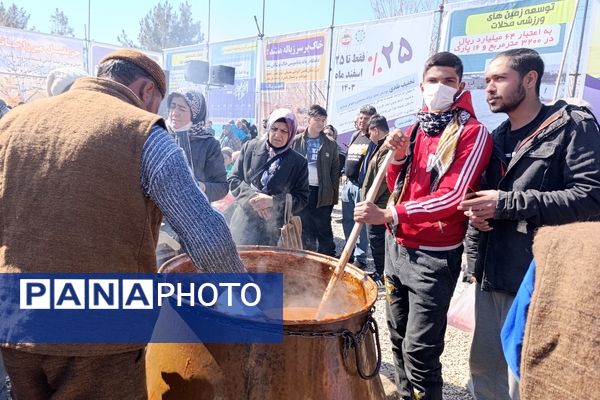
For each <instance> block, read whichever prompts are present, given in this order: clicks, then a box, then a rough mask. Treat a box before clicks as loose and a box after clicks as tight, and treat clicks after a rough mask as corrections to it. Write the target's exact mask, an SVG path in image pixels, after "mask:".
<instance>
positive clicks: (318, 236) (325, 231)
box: [300, 186, 335, 256]
mask: <svg viewBox="0 0 600 400" xmlns="http://www.w3.org/2000/svg"><path fill="white" fill-rule="evenodd" d="M318 196H319V187H318V186H309V193H308V205H307V206H306V207H305V208H304V210H302V211H301V212H300V218H301V219H302V245H303V246H304V249H305V250H310V251H316V252H318V253H321V254H325V255H327V256H335V243H334V242H333V230H332V229H331V212H332V211H333V205H330V206H324V207H317V200H318Z"/></svg>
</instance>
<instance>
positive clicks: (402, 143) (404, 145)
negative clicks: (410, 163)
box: [384, 128, 409, 161]
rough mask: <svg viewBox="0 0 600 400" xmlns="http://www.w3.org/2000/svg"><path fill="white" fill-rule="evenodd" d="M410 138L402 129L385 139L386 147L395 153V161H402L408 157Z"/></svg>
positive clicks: (395, 130) (392, 132) (396, 130)
mask: <svg viewBox="0 0 600 400" xmlns="http://www.w3.org/2000/svg"><path fill="white" fill-rule="evenodd" d="M408 144H409V138H408V136H406V135H405V134H404V133H403V132H402V131H401V130H400V129H398V128H396V129H394V130H393V131H391V132H390V133H389V135H388V136H387V138H386V139H385V144H384V146H385V147H387V148H389V149H392V150H393V151H394V160H396V161H401V160H402V159H403V158H404V157H406V150H407V149H408Z"/></svg>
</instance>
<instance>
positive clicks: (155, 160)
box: [140, 126, 246, 273]
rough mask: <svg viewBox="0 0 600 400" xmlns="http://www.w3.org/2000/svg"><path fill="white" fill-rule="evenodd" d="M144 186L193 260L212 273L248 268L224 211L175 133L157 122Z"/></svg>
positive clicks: (145, 153) (146, 154)
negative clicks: (201, 180) (192, 168)
mask: <svg viewBox="0 0 600 400" xmlns="http://www.w3.org/2000/svg"><path fill="white" fill-rule="evenodd" d="M141 164H142V165H141V171H140V178H141V186H142V190H143V192H144V194H145V195H146V196H148V197H149V198H150V199H152V201H154V203H155V204H156V205H157V207H158V208H159V209H160V210H161V212H162V213H163V216H164V217H165V218H166V219H167V220H168V221H169V223H170V224H171V226H172V227H173V229H174V230H175V232H176V233H177V234H178V235H179V238H180V241H181V244H182V246H183V248H184V250H185V251H186V253H187V254H189V256H190V257H191V259H192V260H193V262H194V264H195V265H196V266H198V267H199V268H200V269H201V270H203V271H206V272H213V273H217V272H219V273H222V272H245V271H246V269H245V267H244V265H243V264H242V261H241V259H240V258H239V255H238V253H237V250H236V248H235V243H234V242H233V239H232V237H231V233H230V231H229V228H228V227H227V224H226V223H225V218H223V215H222V214H221V213H219V212H218V211H216V210H215V209H213V208H212V206H211V205H210V203H209V202H208V199H207V198H206V196H205V195H204V194H203V193H202V191H201V190H200V188H199V187H198V185H197V184H196V182H195V180H194V178H193V177H192V174H191V172H190V169H189V167H188V164H187V162H186V159H185V155H184V154H183V150H182V149H181V148H180V147H179V146H177V144H176V143H175V140H174V139H173V137H171V136H170V135H169V134H168V132H167V131H166V130H165V129H164V128H162V127H160V126H155V127H154V128H153V129H152V131H151V132H150V135H149V137H148V139H147V140H146V142H145V144H144V148H143V150H142V161H141Z"/></svg>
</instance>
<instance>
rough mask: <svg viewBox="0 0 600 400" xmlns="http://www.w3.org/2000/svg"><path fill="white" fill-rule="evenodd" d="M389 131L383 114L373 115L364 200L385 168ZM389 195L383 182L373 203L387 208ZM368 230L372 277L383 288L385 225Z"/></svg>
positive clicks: (362, 191)
mask: <svg viewBox="0 0 600 400" xmlns="http://www.w3.org/2000/svg"><path fill="white" fill-rule="evenodd" d="M389 132H390V128H389V127H388V122H387V120H386V119H385V117H384V116H383V115H379V114H375V115H373V116H372V117H371V119H370V120H369V140H371V143H370V144H369V147H368V148H367V155H366V159H365V162H364V163H363V168H362V171H364V173H362V171H361V174H360V178H359V181H360V185H361V188H360V198H361V199H362V200H364V199H366V198H367V193H368V192H369V190H370V189H371V186H373V182H374V181H375V177H376V176H377V173H378V172H379V170H380V169H381V168H383V162H384V161H385V157H386V156H387V154H388V152H389V148H387V147H385V146H383V144H384V142H385V138H386V137H387V135H388V133H389ZM389 197H390V191H389V190H388V188H387V185H385V184H382V185H381V186H380V187H379V190H378V192H377V195H376V196H375V200H374V201H373V203H375V205H377V206H378V207H380V208H382V209H385V207H386V205H387V202H388V199H389ZM367 232H368V233H369V245H370V247H371V254H372V255H373V262H374V264H375V272H374V273H373V274H372V275H371V277H372V278H373V280H374V281H375V282H376V283H377V286H379V287H381V288H382V289H383V267H384V260H385V225H384V224H380V225H367Z"/></svg>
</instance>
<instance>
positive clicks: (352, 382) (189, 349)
mask: <svg viewBox="0 0 600 400" xmlns="http://www.w3.org/2000/svg"><path fill="white" fill-rule="evenodd" d="M240 255H241V257H242V260H243V261H244V264H245V265H246V266H247V268H248V269H249V270H250V271H251V272H282V273H283V274H284V306H289V305H292V306H299V304H298V303H297V301H298V300H299V299H302V301H305V302H306V303H305V304H301V306H302V307H316V306H317V305H318V303H319V299H320V297H321V295H322V294H323V292H324V290H325V286H326V285H327V282H328V281H329V277H330V276H331V273H332V270H333V269H334V268H335V266H336V263H337V260H336V259H334V258H331V257H326V256H323V255H320V254H316V253H311V252H308V251H300V250H287V249H279V248H274V247H266V246H244V247H241V248H240ZM161 271H162V272H192V271H193V267H192V264H191V261H190V259H189V258H188V257H187V256H185V255H184V256H179V257H176V258H174V259H172V260H170V261H168V262H167V263H165V264H164V265H163V267H162V268H161ZM338 286H339V287H338V290H337V291H336V293H335V295H334V298H336V299H337V300H338V301H336V302H335V303H336V304H337V305H336V306H335V308H336V309H335V310H332V311H334V313H335V315H333V316H332V315H329V316H328V317H327V318H326V319H324V320H322V321H314V320H297V319H287V318H286V317H284V339H283V343H282V344H201V343H193V344H190V343H182V344H163V343H158V344H157V343H153V344H150V345H149V346H148V350H147V354H146V368H147V384H148V394H149V398H150V399H178V400H182V399H232V400H233V399H235V400H238V399H243V400H245V399H252V400H259V399H260V400H265V399H272V400H279V399H282V400H283V399H285V400H288V399H302V400H304V399H315V400H325V399H340V400H352V399H356V400H369V399H383V398H384V391H383V387H382V384H381V380H380V379H379V374H378V370H379V364H380V359H381V352H380V350H379V348H378V346H376V343H375V341H376V340H377V342H378V338H377V332H376V330H377V329H376V325H375V323H374V321H373V320H372V319H371V313H372V307H373V304H374V303H375V300H376V298H377V287H376V285H375V283H374V282H373V281H372V280H371V279H368V278H365V276H364V274H363V272H361V271H360V270H359V269H357V268H355V267H353V266H351V265H348V266H347V267H346V273H345V274H344V277H343V279H341V280H340V282H339V285H338ZM299 289H300V290H299ZM298 292H302V296H298V295H296V293H298ZM377 344H378V343H377Z"/></svg>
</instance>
